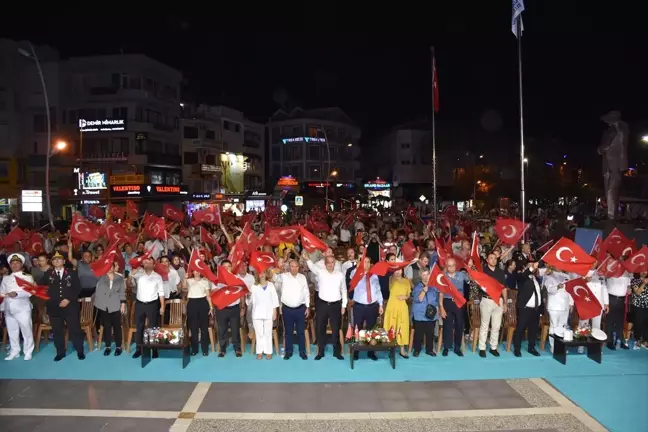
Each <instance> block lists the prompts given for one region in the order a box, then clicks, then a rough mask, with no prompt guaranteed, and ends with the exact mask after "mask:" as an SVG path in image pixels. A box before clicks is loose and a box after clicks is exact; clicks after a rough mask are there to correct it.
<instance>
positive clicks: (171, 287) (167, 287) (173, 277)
mask: <svg viewBox="0 0 648 432" xmlns="http://www.w3.org/2000/svg"><path fill="white" fill-rule="evenodd" d="M167 279H169V280H162V286H163V288H164V298H167V299H168V298H169V296H170V295H171V293H174V292H177V291H178V284H179V283H180V282H181V280H180V275H179V274H178V271H177V270H176V269H174V268H173V267H171V266H169V273H168V274H167Z"/></svg>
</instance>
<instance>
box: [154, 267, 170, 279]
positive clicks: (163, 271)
mask: <svg viewBox="0 0 648 432" xmlns="http://www.w3.org/2000/svg"><path fill="white" fill-rule="evenodd" d="M153 271H154V272H155V273H157V274H159V275H160V277H161V278H162V280H163V281H165V282H166V281H168V280H169V267H168V266H166V265H164V264H162V263H160V262H158V263H155V267H153Z"/></svg>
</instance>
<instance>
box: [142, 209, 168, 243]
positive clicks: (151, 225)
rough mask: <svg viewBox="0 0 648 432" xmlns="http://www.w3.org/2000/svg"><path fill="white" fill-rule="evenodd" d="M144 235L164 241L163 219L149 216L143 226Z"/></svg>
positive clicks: (165, 234) (164, 225)
mask: <svg viewBox="0 0 648 432" xmlns="http://www.w3.org/2000/svg"><path fill="white" fill-rule="evenodd" d="M144 233H145V234H146V235H147V236H149V237H152V238H154V239H160V240H166V238H167V231H166V224H165V223H164V218H161V217H157V216H153V215H150V216H149V217H148V220H147V222H146V224H145V225H144Z"/></svg>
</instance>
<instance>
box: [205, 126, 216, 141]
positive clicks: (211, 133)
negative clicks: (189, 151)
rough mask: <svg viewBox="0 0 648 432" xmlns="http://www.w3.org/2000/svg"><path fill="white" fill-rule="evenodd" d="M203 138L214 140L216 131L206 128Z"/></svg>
mask: <svg viewBox="0 0 648 432" xmlns="http://www.w3.org/2000/svg"><path fill="white" fill-rule="evenodd" d="M205 139H208V140H216V132H214V131H213V130H211V129H207V130H206V131H205Z"/></svg>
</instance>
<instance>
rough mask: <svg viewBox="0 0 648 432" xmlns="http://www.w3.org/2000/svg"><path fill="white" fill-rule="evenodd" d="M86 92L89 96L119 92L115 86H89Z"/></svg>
mask: <svg viewBox="0 0 648 432" xmlns="http://www.w3.org/2000/svg"><path fill="white" fill-rule="evenodd" d="M88 92H89V93H90V95H91V96H106V95H115V94H117V93H118V92H119V88H118V87H116V86H101V87H90V88H89V89H88Z"/></svg>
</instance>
